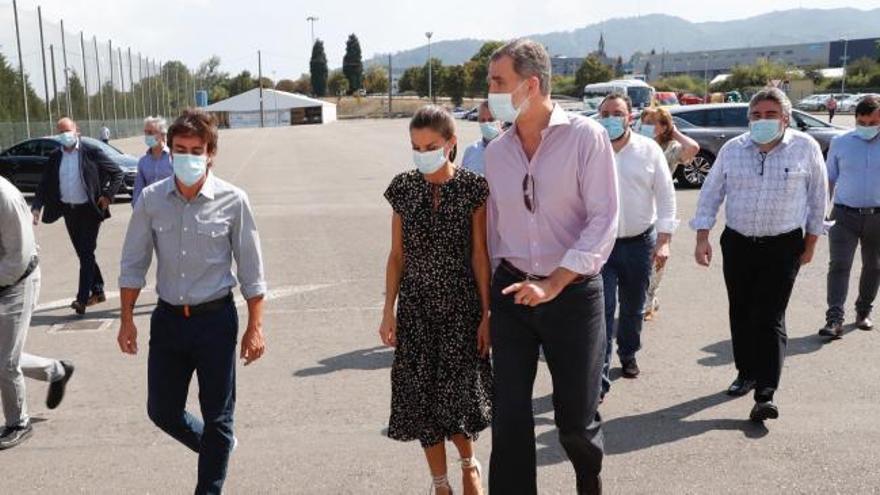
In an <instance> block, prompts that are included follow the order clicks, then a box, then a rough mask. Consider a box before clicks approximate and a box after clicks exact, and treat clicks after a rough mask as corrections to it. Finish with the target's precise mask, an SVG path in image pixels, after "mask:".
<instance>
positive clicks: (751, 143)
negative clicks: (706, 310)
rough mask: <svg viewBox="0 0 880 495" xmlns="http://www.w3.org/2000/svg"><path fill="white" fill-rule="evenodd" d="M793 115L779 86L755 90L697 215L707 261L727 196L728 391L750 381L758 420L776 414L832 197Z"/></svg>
mask: <svg viewBox="0 0 880 495" xmlns="http://www.w3.org/2000/svg"><path fill="white" fill-rule="evenodd" d="M790 119H791V102H790V101H789V100H788V97H787V96H785V93H783V92H782V91H780V90H778V89H775V88H772V89H765V90H762V91H760V92H759V93H757V94H756V95H755V96H754V97H753V98H752V100H751V102H750V103H749V132H747V133H745V134H743V135H742V136H739V137H737V138H735V139H733V140H731V141H730V142H728V143H727V144H725V145H724V147H722V148H721V151H720V152H719V153H718V158H717V159H716V160H715V164H714V166H713V168H712V171H711V172H710V173H709V176H708V177H707V178H706V182H705V184H703V189H702V191H701V192H700V199H699V202H698V204H697V212H696V215H695V216H694V218H693V220H691V228H693V229H694V230H696V231H697V246H696V250H695V253H694V255H695V257H696V261H697V263H698V264H700V265H702V266H709V263H710V262H711V261H712V247H711V244H710V243H709V230H710V229H711V228H712V227H713V226H714V225H715V216H716V214H717V213H718V208H719V207H720V206H721V203H722V201H724V202H725V203H726V206H725V213H726V218H727V227H726V228H725V230H724V233H723V234H722V235H721V252H722V254H723V257H724V261H723V267H724V280H725V283H726V285H727V297H728V301H729V304H730V309H729V313H730V333H731V341H732V343H733V356H734V360H735V362H736V369H737V372H738V375H737V378H736V380H734V382H733V384H731V385H730V388H729V389H728V391H727V392H728V394H730V395H733V396H742V395H745V394H747V393H748V392H749V391H750V390H752V389H754V390H755V406H754V408H753V409H752V412H751V414H750V419H751V420H752V421H758V422H760V421H764V420H766V419H775V418H777V417H779V409H778V408H777V406H776V404H774V402H773V394H774V392H775V391H776V389H777V388H778V387H779V377H780V375H781V373H782V363H783V359H784V358H785V346H786V340H787V336H786V332H785V311H786V309H787V307H788V301H789V297H790V296H791V291H792V288H793V287H794V281H795V278H796V277H797V274H798V271H799V269H800V267H801V265H805V264H807V263H809V262H810V261H811V260H812V259H813V254H814V252H815V248H816V241H817V240H818V238H819V236H820V235H821V234H822V233H823V230H824V219H825V209H826V204H827V201H828V191H827V187H828V186H827V174H826V172H825V164H824V160H823V159H822V151H821V149H820V148H819V145H818V143H816V141H815V140H813V138H811V137H810V136H808V135H806V134H804V133H802V132H799V131H796V130H794V129H790V128H789V127H788V126H789V121H790ZM805 231H806V232H805ZM805 234H806V235H805Z"/></svg>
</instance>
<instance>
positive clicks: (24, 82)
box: [12, 0, 31, 139]
mask: <svg viewBox="0 0 880 495" xmlns="http://www.w3.org/2000/svg"><path fill="white" fill-rule="evenodd" d="M12 12H13V14H14V15H15V45H16V46H17V47H18V75H19V76H20V77H21V101H22V102H23V103H24V125H25V128H26V129H27V137H28V139H30V138H31V117H30V115H29V114H28V98H27V80H26V79H25V77H24V61H23V59H22V57H21V35H20V34H19V30H18V3H17V2H16V1H15V0H12Z"/></svg>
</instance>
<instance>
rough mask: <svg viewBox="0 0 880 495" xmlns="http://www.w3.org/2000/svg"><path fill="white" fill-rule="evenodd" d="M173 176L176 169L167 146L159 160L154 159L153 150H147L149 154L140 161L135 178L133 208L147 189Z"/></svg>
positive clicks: (132, 196)
mask: <svg viewBox="0 0 880 495" xmlns="http://www.w3.org/2000/svg"><path fill="white" fill-rule="evenodd" d="M173 174H174V168H173V167H172V166H171V154H170V152H169V150H168V147H167V146H166V147H164V148H163V149H162V154H161V155H160V156H159V158H158V159H157V158H154V157H153V152H152V150H147V154H145V155H144V156H142V157H141V159H140V160H138V168H137V177H135V178H134V188H133V190H132V193H131V205H132V207H134V206H135V205H136V204H137V200H138V198H139V197H140V196H141V192H142V191H143V190H144V188H145V187H147V186H149V185H150V184H152V183H154V182H159V181H160V180H162V179H164V178H166V177H171V176H172V175H173Z"/></svg>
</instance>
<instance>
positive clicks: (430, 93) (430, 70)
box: [425, 31, 434, 101]
mask: <svg viewBox="0 0 880 495" xmlns="http://www.w3.org/2000/svg"><path fill="white" fill-rule="evenodd" d="M425 36H427V37H428V99H430V100H431V101H434V81H433V77H434V64H433V62H432V61H431V36H434V33H433V32H432V31H428V32H427V33H425Z"/></svg>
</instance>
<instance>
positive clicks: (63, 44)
mask: <svg viewBox="0 0 880 495" xmlns="http://www.w3.org/2000/svg"><path fill="white" fill-rule="evenodd" d="M66 38H67V36H65V35H64V19H61V59H62V60H63V61H64V94H65V95H66V96H67V116H68V117H70V118H71V119H72V118H74V115H73V105H71V104H70V78H69V76H68V72H69V71H70V69H68V68H67V41H65V39H66Z"/></svg>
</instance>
